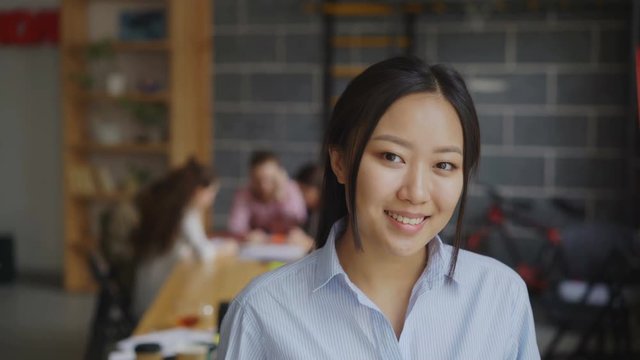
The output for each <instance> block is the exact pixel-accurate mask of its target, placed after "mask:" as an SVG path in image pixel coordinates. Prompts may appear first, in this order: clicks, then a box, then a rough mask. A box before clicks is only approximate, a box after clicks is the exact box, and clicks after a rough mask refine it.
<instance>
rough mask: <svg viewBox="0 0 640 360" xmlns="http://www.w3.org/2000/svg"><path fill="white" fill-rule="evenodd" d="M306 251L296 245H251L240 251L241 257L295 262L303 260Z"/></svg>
mask: <svg viewBox="0 0 640 360" xmlns="http://www.w3.org/2000/svg"><path fill="white" fill-rule="evenodd" d="M305 254H306V250H305V249H304V248H303V247H302V246H299V245H294V244H249V245H245V246H244V247H242V248H241V249H240V253H239V257H240V258H243V259H250V260H260V261H285V262H290V261H295V260H298V259H300V258H302V257H303V256H304V255H305Z"/></svg>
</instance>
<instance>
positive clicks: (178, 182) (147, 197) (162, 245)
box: [132, 158, 217, 261]
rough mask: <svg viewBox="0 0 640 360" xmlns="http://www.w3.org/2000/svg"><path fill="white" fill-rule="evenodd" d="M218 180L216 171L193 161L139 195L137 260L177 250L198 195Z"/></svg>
mask: <svg viewBox="0 0 640 360" xmlns="http://www.w3.org/2000/svg"><path fill="white" fill-rule="evenodd" d="M216 180H217V178H216V175H215V174H214V172H213V170H211V169H209V168H207V167H205V166H203V165H201V164H200V163H198V162H197V161H196V160H195V159H193V158H191V159H189V160H188V161H187V163H186V164H185V165H184V166H182V167H180V168H178V169H175V170H173V171H171V172H169V173H168V174H167V175H166V176H165V177H163V178H162V179H159V180H158V181H156V182H154V183H152V184H151V185H150V186H148V187H147V188H145V189H144V190H143V191H141V192H140V193H139V194H138V196H137V197H136V205H137V208H138V211H139V214H140V222H139V225H138V227H137V228H136V230H135V231H133V233H132V243H133V246H134V251H135V256H136V260H137V261H144V260H147V259H149V258H153V257H156V256H161V255H164V254H166V253H167V252H169V251H170V250H171V249H172V248H173V246H174V245H175V242H176V240H177V235H178V231H179V228H180V222H181V220H182V217H183V214H184V212H185V210H186V209H187V207H188V206H189V205H190V203H191V202H192V201H194V194H195V193H196V192H197V191H198V190H200V189H206V188H209V187H210V186H211V185H213V184H215V183H216Z"/></svg>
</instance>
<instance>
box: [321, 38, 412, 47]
mask: <svg viewBox="0 0 640 360" xmlns="http://www.w3.org/2000/svg"><path fill="white" fill-rule="evenodd" d="M332 42H333V46H335V47H340V48H357V47H374V48H375V47H378V48H384V47H390V46H397V47H400V48H406V47H407V46H409V39H408V38H407V37H405V36H336V37H334V38H333V40H332Z"/></svg>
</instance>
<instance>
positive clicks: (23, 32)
mask: <svg viewBox="0 0 640 360" xmlns="http://www.w3.org/2000/svg"><path fill="white" fill-rule="evenodd" d="M59 19H60V12H59V10H40V11H31V10H12V11H0V45H23V46H28V45H36V44H41V43H54V44H55V43H58V39H59V31H58V23H59Z"/></svg>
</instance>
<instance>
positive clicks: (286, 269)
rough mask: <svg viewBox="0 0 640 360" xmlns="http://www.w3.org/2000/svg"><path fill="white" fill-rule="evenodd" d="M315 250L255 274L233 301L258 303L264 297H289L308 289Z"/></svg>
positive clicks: (313, 269)
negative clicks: (297, 258)
mask: <svg viewBox="0 0 640 360" xmlns="http://www.w3.org/2000/svg"><path fill="white" fill-rule="evenodd" d="M317 254H318V252H317V251H314V252H312V253H311V254H309V255H307V256H305V257H303V258H302V259H300V260H298V261H296V262H293V263H289V264H286V265H283V266H281V267H279V268H277V269H275V270H271V271H269V272H267V273H264V274H262V275H260V276H257V277H256V278H254V279H253V280H251V282H250V283H249V284H248V285H247V286H246V287H245V288H244V289H243V290H242V291H241V292H240V293H239V294H238V295H237V296H236V298H235V301H238V302H240V303H242V304H243V305H246V304H255V303H260V302H261V301H263V300H264V299H266V298H270V299H280V298H284V299H286V298H289V297H290V296H291V295H293V294H297V293H300V292H302V291H305V290H308V289H307V288H309V287H310V286H311V284H312V280H313V276H314V274H315V264H316V258H317Z"/></svg>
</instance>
